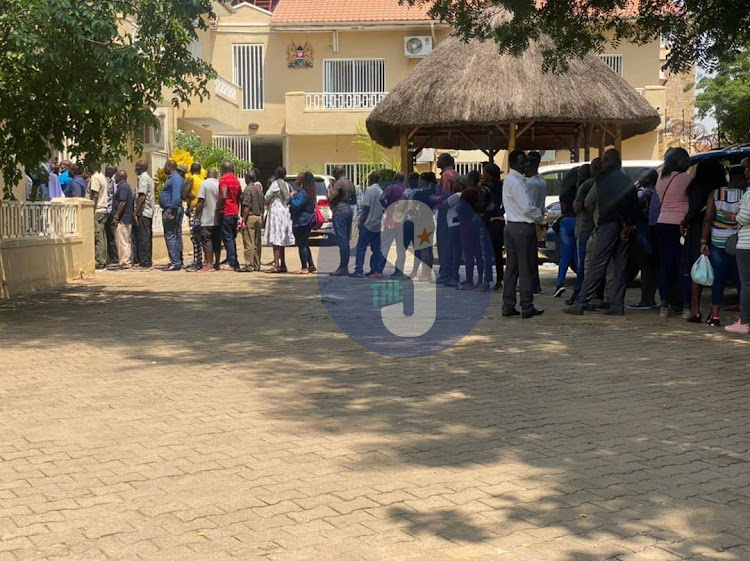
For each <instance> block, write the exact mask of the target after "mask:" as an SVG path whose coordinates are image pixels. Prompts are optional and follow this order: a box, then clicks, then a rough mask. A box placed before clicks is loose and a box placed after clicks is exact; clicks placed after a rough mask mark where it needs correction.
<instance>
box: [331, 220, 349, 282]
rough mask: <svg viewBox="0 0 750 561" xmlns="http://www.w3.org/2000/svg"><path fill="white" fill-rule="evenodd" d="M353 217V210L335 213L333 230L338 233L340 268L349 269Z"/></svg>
mask: <svg viewBox="0 0 750 561" xmlns="http://www.w3.org/2000/svg"><path fill="white" fill-rule="evenodd" d="M352 218H353V215H352V213H351V212H346V211H344V212H338V213H336V214H334V215H333V220H332V222H333V232H334V233H335V234H336V241H337V242H338V245H339V256H340V263H339V269H342V270H343V269H349V255H350V249H349V240H351V239H352Z"/></svg>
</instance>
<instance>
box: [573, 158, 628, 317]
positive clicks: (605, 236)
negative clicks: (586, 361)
mask: <svg viewBox="0 0 750 561" xmlns="http://www.w3.org/2000/svg"><path fill="white" fill-rule="evenodd" d="M621 167H622V160H621V159H620V153H619V152H618V151H617V150H615V149H610V150H607V151H606V152H605V153H604V155H603V156H602V171H601V173H600V174H599V175H598V176H597V178H596V210H597V212H598V215H599V220H598V222H597V227H596V243H595V244H594V248H593V251H594V253H593V257H592V259H591V266H590V267H587V268H586V275H585V277H584V280H583V289H582V290H581V293H580V294H579V295H578V297H577V298H576V300H575V302H573V305H572V306H570V307H569V308H567V309H566V310H565V313H566V314H572V315H578V316H580V315H583V312H584V310H589V311H591V310H593V308H594V306H593V305H592V303H591V300H592V299H593V298H594V296H595V294H596V289H597V288H598V286H599V285H600V284H601V283H603V282H604V277H605V275H606V274H607V264H608V263H609V260H610V259H612V260H613V263H614V271H615V276H614V286H613V288H612V302H611V306H610V309H609V310H607V312H605V313H607V314H609V315H615V316H621V315H623V314H624V313H625V311H624V310H625V290H626V289H627V285H628V278H627V268H628V254H629V248H630V237H631V234H632V233H633V230H634V229H635V223H636V220H637V219H638V193H637V192H636V190H635V186H634V185H633V182H632V181H631V180H630V178H629V177H628V176H627V175H625V174H624V173H623V172H622V170H621V169H620V168H621Z"/></svg>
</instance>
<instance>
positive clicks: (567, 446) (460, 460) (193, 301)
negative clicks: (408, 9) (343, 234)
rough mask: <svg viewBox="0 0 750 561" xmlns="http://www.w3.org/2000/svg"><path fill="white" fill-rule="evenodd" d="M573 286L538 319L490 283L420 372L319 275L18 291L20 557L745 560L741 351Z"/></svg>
mask: <svg viewBox="0 0 750 561" xmlns="http://www.w3.org/2000/svg"><path fill="white" fill-rule="evenodd" d="M316 251H317V249H316ZM287 253H288V258H289V265H290V266H291V268H292V269H293V268H294V267H295V265H297V262H296V261H295V259H296V252H295V251H293V250H290V251H287ZM554 272H555V271H548V270H546V269H545V268H542V278H543V285H544V286H543V289H544V294H543V295H542V296H541V297H539V299H538V305H539V306H541V307H544V308H546V309H547V312H546V313H545V316H544V319H543V320H539V321H536V322H532V324H527V323H524V322H520V321H517V320H506V319H503V318H501V317H500V314H499V309H500V308H499V307H500V301H499V295H495V294H493V301H492V303H491V304H490V307H489V308H488V309H487V311H486V313H485V316H484V318H483V319H482V320H481V321H479V323H478V324H477V326H476V328H475V329H474V331H473V332H472V333H471V334H470V335H469V336H467V337H466V338H464V340H462V341H461V342H459V343H458V344H457V345H455V346H454V347H453V348H451V349H448V350H445V351H443V352H442V353H440V354H439V355H437V356H434V357H428V358H421V359H399V360H394V359H391V358H387V357H383V356H379V355H376V354H374V353H371V352H369V351H365V350H363V349H362V348H360V347H358V346H357V345H356V344H355V343H354V342H352V341H351V340H350V339H348V338H347V337H346V336H345V335H344V334H342V333H341V332H340V330H339V328H338V327H337V326H336V325H335V324H334V323H333V321H332V320H331V319H330V317H329V316H328V315H327V312H326V310H325V308H324V306H323V304H322V302H321V300H320V292H319V287H318V279H316V278H315V277H312V276H311V277H304V278H298V277H296V276H292V275H278V276H277V275H237V276H235V275H234V274H231V273H226V274H225V273H219V274H211V275H202V276H195V275H189V274H187V273H185V274H183V273H178V274H174V275H171V276H169V277H167V275H166V273H161V272H158V271H154V272H149V273H145V272H144V273H135V272H132V273H126V272H122V273H119V272H118V273H112V272H106V273H102V274H97V275H96V276H95V277H94V278H93V279H92V280H89V281H85V282H77V283H73V284H70V285H68V286H65V287H62V288H59V289H55V290H50V291H45V292H42V293H39V294H36V295H33V296H31V297H26V298H21V299H17V300H13V301H9V302H8V301H2V302H0V339H1V340H2V341H3V350H4V359H5V360H4V361H3V362H2V364H0V400H1V401H2V404H3V405H2V407H3V415H2V416H0V430H2V434H3V439H2V440H3V442H2V444H0V460H2V461H0V507H1V508H0V561H5V560H6V559H8V560H12V561H20V560H37V559H40V560H41V559H54V558H62V559H71V560H75V561H81V560H86V559H108V560H110V561H111V560H112V559H123V560H127V561H131V560H132V561H136V560H139V559H143V560H149V561H150V560H153V561H162V560H170V559H180V561H208V560H212V559H217V560H219V559H230V558H235V559H243V560H244V559H264V560H267V561H272V560H275V559H278V560H284V561H289V560H292V559H311V560H315V561H325V560H328V559H331V560H333V559H335V560H336V561H339V560H341V559H346V560H347V561H349V560H351V561H357V560H360V559H365V560H368V561H383V560H386V559H387V560H391V559H392V560H399V561H400V560H409V559H415V560H416V559H420V560H429V561H445V560H455V559H467V560H469V559H470V560H472V561H474V560H480V561H497V560H504V561H513V560H524V561H578V560H585V561H589V560H591V561H604V560H608V561H610V560H616V561H640V560H644V561H672V560H674V559H691V560H704V559H711V560H712V561H717V560H728V561H744V559H750V541H749V540H750V524H748V523H747V521H748V520H750V491H748V484H749V483H750V433H749V432H748V431H747V426H749V425H750V410H748V409H747V403H748V402H750V384H748V383H747V375H746V371H747V370H748V367H750V363H749V362H748V359H747V345H746V344H745V343H746V342H745V341H744V340H742V339H737V338H731V337H727V336H725V335H724V334H723V332H721V333H720V332H711V333H708V332H706V330H705V328H704V327H701V326H689V325H685V323H684V322H683V321H679V320H677V319H675V320H669V321H663V320H659V319H657V318H656V316H654V315H653V314H628V315H626V316H625V317H624V318H613V317H607V316H602V315H599V314H587V315H586V316H584V317H583V318H572V317H568V316H565V315H564V314H562V313H561V308H562V306H561V304H560V302H559V301H557V300H556V299H553V298H552V297H551V296H550V293H551V291H552V289H554V283H555V279H554ZM569 280H570V279H569ZM320 281H321V282H327V278H326V277H322V278H321V279H320ZM636 292H637V291H636ZM464 296H466V297H468V298H471V297H473V296H475V295H471V294H458V293H457V294H456V298H461V297H464ZM629 298H630V296H629ZM727 320H729V318H727ZM728 364H731V365H734V366H733V367H732V368H728V367H726V365H728ZM743 365H744V368H743Z"/></svg>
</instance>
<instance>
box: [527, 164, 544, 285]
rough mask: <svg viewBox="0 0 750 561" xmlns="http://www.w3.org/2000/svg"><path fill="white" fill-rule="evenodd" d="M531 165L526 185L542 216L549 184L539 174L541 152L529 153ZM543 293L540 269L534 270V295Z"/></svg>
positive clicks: (533, 202) (532, 201)
mask: <svg viewBox="0 0 750 561" xmlns="http://www.w3.org/2000/svg"><path fill="white" fill-rule="evenodd" d="M528 158H529V165H528V169H527V170H526V185H528V188H529V197H531V203H532V204H533V205H534V206H535V207H537V208H538V209H539V210H540V211H541V213H542V216H544V209H545V207H546V206H547V182H546V181H545V180H544V178H543V177H542V176H541V175H540V174H539V164H541V163H542V155H541V154H540V153H539V152H529V155H528ZM541 293H542V282H541V280H540V279H539V267H536V268H535V269H534V294H541Z"/></svg>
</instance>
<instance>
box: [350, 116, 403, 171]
mask: <svg viewBox="0 0 750 561" xmlns="http://www.w3.org/2000/svg"><path fill="white" fill-rule="evenodd" d="M356 131H357V134H356V135H355V136H354V144H355V145H356V146H357V152H358V154H357V156H358V160H359V163H361V164H367V165H372V169H370V170H369V171H375V170H379V169H395V170H396V171H398V170H399V169H400V168H401V160H400V159H399V158H397V157H396V156H394V155H393V152H390V151H387V150H386V149H385V148H383V147H382V146H381V145H380V144H378V143H377V142H375V141H374V140H373V139H372V137H371V136H370V133H369V132H368V131H367V126H366V125H365V123H364V121H362V122H360V123H358V124H357V129H356Z"/></svg>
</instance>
